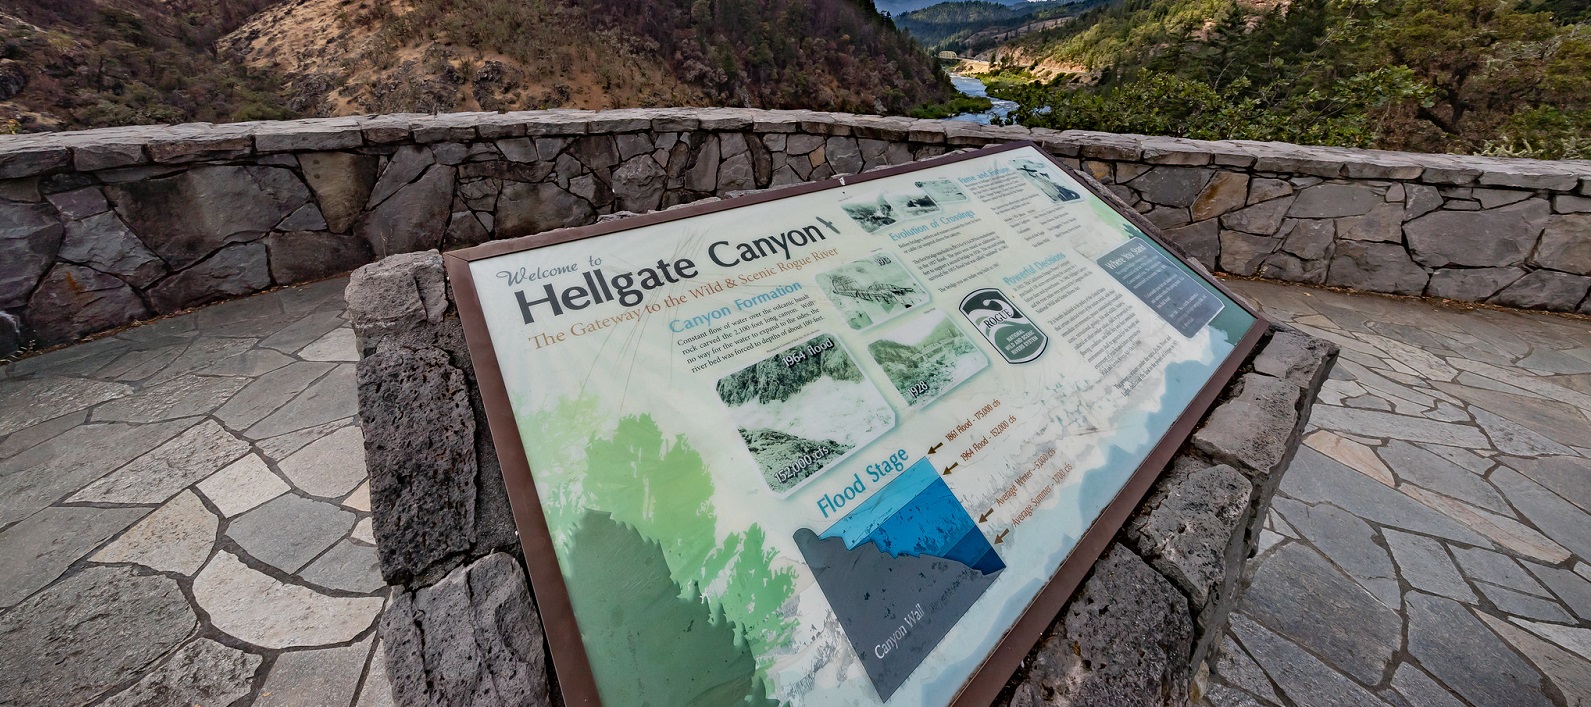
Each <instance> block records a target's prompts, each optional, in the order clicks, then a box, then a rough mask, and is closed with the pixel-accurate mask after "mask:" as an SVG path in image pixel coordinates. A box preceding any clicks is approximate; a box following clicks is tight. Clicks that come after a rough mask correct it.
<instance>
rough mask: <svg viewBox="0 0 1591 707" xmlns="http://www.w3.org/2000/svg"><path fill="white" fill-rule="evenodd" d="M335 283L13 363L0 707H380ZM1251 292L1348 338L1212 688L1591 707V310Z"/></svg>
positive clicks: (1407, 701) (379, 589) (1, 383)
mask: <svg viewBox="0 0 1591 707" xmlns="http://www.w3.org/2000/svg"><path fill="white" fill-rule="evenodd" d="M345 284H346V281H345V280H342V279H336V280H330V281H327V282H323V283H319V284H315V285H310V286H305V287H298V288H290V289H286V290H281V291H277V292H274V293H270V294H266V295H260V296H256V297H251V298H248V299H243V300H237V301H234V302H229V303H226V304H221V305H216V306H213V307H208V308H205V309H202V310H200V311H198V312H195V313H192V314H188V315H184V316H180V317H175V318H171V319H165V320H161V321H157V322H152V323H149V324H145V325H143V326H138V327H134V328H131V329H128V330H126V331H123V332H121V333H119V334H117V335H115V336H112V337H108V338H105V339H101V340H99V341H95V342H91V343H87V344H80V345H77V346H73V347H69V348H67V349H63V350H61V351H57V352H53V353H50V354H46V355H43V356H37V357H34V358H31V359H25V360H23V361H20V362H18V363H15V364H12V365H8V366H0V568H3V570H4V571H3V572H0V705H39V704H50V705H57V704H63V705H64V704H89V703H100V704H108V705H168V704H170V705H179V704H185V705H193V704H202V705H206V706H207V707H208V706H210V705H226V704H238V705H275V704H283V705H343V706H347V705H353V706H356V707H357V706H363V705H383V704H390V696H389V692H388V689H387V680H386V675H385V671H384V670H383V668H382V666H383V659H382V656H381V647H380V645H379V642H378V641H376V640H375V637H374V633H375V629H374V624H375V619H376V617H377V616H378V615H379V614H380V611H381V608H382V606H383V604H384V602H385V597H386V592H385V587H384V586H383V583H382V581H381V578H380V574H379V572H378V570H377V568H376V559H375V551H374V538H373V537H372V535H371V530H370V514H369V491H368V487H367V485H366V483H365V472H364V462H363V452H362V449H363V443H362V438H361V436H360V432H359V428H358V424H357V419H356V413H357V405H356V395H355V387H354V381H355V376H354V365H353V362H354V360H355V358H356V355H355V350H354V342H353V335H352V332H351V331H350V329H349V328H348V326H347V324H346V322H345V321H344V319H343V309H344V307H343V302H342V297H341V293H342V289H343V287H344V285H345ZM1233 286H1234V287H1235V288H1237V289H1238V290H1240V291H1242V292H1244V293H1246V294H1248V295H1250V296H1251V297H1253V298H1254V299H1255V300H1256V301H1257V302H1258V303H1260V305H1261V306H1262V307H1263V308H1264V309H1265V311H1266V312H1267V313H1268V314H1270V315H1271V316H1273V317H1275V318H1276V319H1279V320H1282V321H1287V322H1291V323H1293V324H1294V325H1296V326H1298V327H1300V328H1303V329H1306V330H1308V331H1310V332H1311V333H1314V334H1317V335H1319V336H1323V337H1326V338H1329V339H1331V340H1333V341H1336V342H1337V343H1338V344H1340V345H1342V347H1343V355H1342V359H1341V361H1340V362H1339V364H1338V365H1337V368H1336V369H1335V371H1334V372H1333V376H1332V379H1331V381H1330V382H1329V383H1328V384H1327V386H1326V389H1325V391H1324V392H1323V394H1322V400H1321V403H1320V404H1319V405H1317V406H1316V407H1315V409H1314V412H1313V418H1312V422H1311V427H1310V432H1309V435H1308V437H1307V440H1306V443H1307V445H1308V446H1307V448H1305V449H1302V450H1300V452H1299V455H1298V459H1297V460H1296V461H1295V462H1294V464H1293V467H1292V470H1291V471H1289V472H1288V475H1287V476H1286V478H1285V480H1284V483H1283V485H1282V490H1281V492H1280V494H1279V495H1278V497H1277V500H1276V502H1275V507H1274V511H1273V513H1272V515H1271V516H1270V518H1269V520H1268V523H1267V527H1268V530H1267V531H1266V533H1265V534H1264V536H1263V538H1262V544H1263V550H1262V552H1261V554H1260V555H1259V556H1258V557H1256V558H1255V559H1253V560H1251V561H1250V563H1249V569H1248V579H1247V582H1248V583H1249V585H1250V586H1249V587H1248V589H1247V590H1246V593H1245V595H1244V596H1243V598H1242V599H1241V600H1240V606H1239V608H1238V611H1237V612H1236V613H1235V614H1234V617H1233V621H1232V627H1231V629H1230V630H1229V632H1228V635H1227V636H1226V640H1225V644H1224V657H1223V658H1222V659H1221V661H1220V663H1219V664H1218V665H1217V666H1216V670H1215V671H1214V673H1213V674H1212V675H1211V676H1210V678H1209V680H1208V681H1207V682H1206V688H1207V689H1206V691H1205V694H1204V695H1203V697H1202V699H1203V700H1205V701H1207V702H1208V703H1210V704H1213V705H1219V706H1222V707H1225V706H1227V705H1251V704H1291V705H1311V706H1313V705H1358V704H1370V705H1380V704H1392V705H1398V706H1399V707H1404V706H1408V707H1414V706H1424V705H1459V704H1466V703H1468V704H1473V705H1482V706H1490V705H1531V704H1558V705H1575V704H1580V703H1581V702H1582V701H1584V702H1587V703H1591V663H1588V662H1587V659H1588V657H1591V582H1588V581H1587V578H1588V577H1591V568H1588V566H1587V565H1586V563H1585V559H1584V558H1587V557H1591V516H1588V515H1587V511H1588V509H1591V448H1588V447H1591V422H1588V420H1587V414H1591V321H1586V320H1575V319H1569V318H1562V317H1554V316H1550V315H1542V314H1531V313H1517V312H1500V311H1493V310H1481V309H1477V310H1468V309H1459V308H1445V307H1439V306H1437V305H1433V304H1431V303H1427V302H1420V301H1414V300H1398V299H1390V298H1383V297H1374V296H1348V295H1343V294H1338V293H1334V292H1329V291H1323V290H1314V289H1307V288H1299V287H1291V286H1281V285H1274V284H1267V283H1252V282H1234V283H1233Z"/></svg>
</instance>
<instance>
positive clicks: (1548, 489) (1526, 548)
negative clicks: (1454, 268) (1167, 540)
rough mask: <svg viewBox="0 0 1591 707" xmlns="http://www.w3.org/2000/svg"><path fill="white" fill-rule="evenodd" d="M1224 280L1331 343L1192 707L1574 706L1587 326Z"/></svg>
mask: <svg viewBox="0 0 1591 707" xmlns="http://www.w3.org/2000/svg"><path fill="white" fill-rule="evenodd" d="M1232 284H1233V286H1234V287H1235V289H1237V290H1238V291H1240V292H1242V293H1244V294H1245V295H1248V296H1249V298H1250V299H1251V300H1252V301H1254V302H1256V303H1257V304H1258V305H1259V306H1260V307H1261V309H1263V310H1264V311H1265V312H1266V314H1268V315H1269V316H1271V317H1272V318H1273V319H1276V320H1279V321H1283V322H1288V323H1290V324H1292V325H1294V326H1296V327H1298V328H1299V329H1303V330H1304V331H1307V332H1309V333H1311V334H1314V335H1316V336H1320V337H1323V338H1326V339H1330V340H1332V341H1334V342H1336V343H1337V344H1338V345H1340V346H1341V347H1342V354H1341V358H1340V359H1339V360H1338V363H1337V365H1336V367H1335V368H1334V369H1333V371H1332V374H1331V378H1330V380H1328V381H1327V382H1326V385H1325V388H1324V390H1322V392H1321V395H1320V399H1319V401H1318V402H1317V403H1316V405H1315V407H1314V410H1313V411H1312V414H1311V416H1310V422H1309V429H1308V430H1307V432H1306V436H1305V438H1304V444H1305V446H1304V447H1303V448H1301V449H1300V450H1299V452H1298V456H1297V458H1296V459H1295V460H1294V461H1293V464H1292V467H1291V468H1290V469H1289V470H1288V472H1287V475H1286V476H1285V477H1283V479H1282V485H1281V490H1280V491H1279V492H1278V493H1277V495H1276V498H1275V501H1274V502H1273V503H1272V506H1271V513H1270V515H1269V516H1268V517H1267V519H1266V528H1267V529H1266V530H1265V531H1264V533H1263V534H1262V535H1261V539H1260V552H1259V555H1258V556H1257V557H1255V558H1254V559H1251V560H1250V561H1249V563H1248V565H1247V566H1246V567H1245V581H1246V583H1247V585H1248V586H1247V588H1246V589H1245V590H1244V592H1243V594H1242V596H1241V598H1240V599H1239V605H1238V608H1237V610H1236V612H1235V613H1234V614H1233V616H1232V620H1231V627H1230V628H1229V629H1228V631H1227V635H1226V636H1225V637H1224V641H1223V648H1222V651H1221V652H1222V654H1223V657H1222V658H1221V659H1220V661H1219V662H1218V663H1217V664H1216V665H1215V666H1214V668H1215V670H1214V674H1213V675H1212V676H1211V680H1210V682H1209V685H1208V687H1207V691H1206V694H1205V699H1206V700H1207V701H1208V703H1209V704H1213V705H1217V706H1220V707H1228V706H1231V707H1236V706H1240V705H1256V704H1259V705H1275V704H1286V705H1310V706H1315V705H1397V706H1398V707H1437V706H1445V705H1463V704H1471V705H1476V706H1477V707H1492V706H1494V705H1497V706H1504V705H1507V706H1513V705H1571V706H1572V705H1582V704H1586V705H1591V662H1587V660H1588V659H1591V581H1587V580H1588V579H1591V565H1587V564H1586V559H1587V558H1591V515H1587V512H1588V511H1591V421H1588V419H1587V416H1588V415H1591V320H1587V319H1584V318H1580V319H1572V318H1567V317H1555V316H1551V315H1542V314H1534V313H1524V312H1508V311H1497V310H1487V309H1470V308H1459V307H1447V306H1437V305H1434V304H1432V303H1429V302H1421V301H1417V300H1403V299H1393V298H1387V297H1379V296H1362V295H1352V296H1350V295H1344V294H1340V293H1336V292H1330V291H1325V290H1316V289H1308V288H1301V287H1290V286H1282V285H1276V284H1270V283H1260V282H1234V283H1232Z"/></svg>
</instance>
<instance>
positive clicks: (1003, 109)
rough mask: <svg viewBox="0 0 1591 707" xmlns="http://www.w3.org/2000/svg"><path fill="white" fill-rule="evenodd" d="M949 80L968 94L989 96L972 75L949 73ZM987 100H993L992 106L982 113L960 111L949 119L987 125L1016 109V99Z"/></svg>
mask: <svg viewBox="0 0 1591 707" xmlns="http://www.w3.org/2000/svg"><path fill="white" fill-rule="evenodd" d="M950 82H951V83H952V84H955V86H956V90H957V91H960V92H962V93H965V94H967V95H969V96H977V97H979V98H988V97H989V93H988V91H986V90H985V89H984V86H983V82H982V81H979V80H978V79H976V78H974V77H971V76H962V75H961V74H951V75H950ZM989 100H990V101H993V102H994V107H993V108H990V109H989V110H986V111H984V112H982V113H962V114H961V115H958V116H956V117H954V118H951V120H965V121H968V122H971V123H978V124H981V125H988V124H989V123H990V122H993V120H994V119H995V118H1004V117H1006V116H1007V115H1009V114H1010V113H1011V111H1013V110H1016V101H1007V100H1005V99H1003V98H990V99H989Z"/></svg>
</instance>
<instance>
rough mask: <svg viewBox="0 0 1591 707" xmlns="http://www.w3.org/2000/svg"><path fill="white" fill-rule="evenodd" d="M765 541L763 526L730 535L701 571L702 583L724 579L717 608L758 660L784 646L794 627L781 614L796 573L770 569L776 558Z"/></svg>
mask: <svg viewBox="0 0 1591 707" xmlns="http://www.w3.org/2000/svg"><path fill="white" fill-rule="evenodd" d="M766 540H767V536H766V535H765V534H764V533H763V531H762V527H761V526H758V525H752V526H751V527H750V528H748V529H747V530H746V532H745V533H736V534H734V535H731V536H729V539H728V541H727V542H725V543H724V546H723V547H721V548H718V549H716V550H714V551H713V553H712V555H710V556H708V558H707V561H706V562H705V563H703V566H702V574H703V580H704V581H706V582H709V583H711V582H712V581H713V580H714V579H715V578H718V577H725V586H726V589H725V591H724V594H723V596H721V597H720V598H719V603H720V606H723V607H724V610H725V613H727V614H728V615H729V616H730V617H732V618H733V619H734V620H735V622H736V623H738V624H740V626H741V627H742V628H743V630H744V631H745V636H746V640H747V641H748V642H750V643H751V647H752V649H753V651H755V653H756V654H757V656H759V661H762V660H763V658H762V657H763V656H767V655H769V654H770V653H771V652H772V651H773V650H775V649H777V648H779V647H781V646H783V645H784V643H785V642H786V641H787V640H789V637H790V632H791V631H793V630H794V629H795V625H796V622H795V619H794V617H792V616H789V615H787V614H786V613H785V612H784V610H783V608H784V605H785V603H786V602H788V601H789V600H790V597H792V596H794V595H795V573H794V572H793V571H791V570H789V569H778V570H775V569H773V562H774V559H775V558H776V557H777V556H776V555H775V554H774V552H773V551H772V550H769V549H767V548H766V547H764V542H765V541H766ZM726 573H727V576H726ZM763 667H766V666H763Z"/></svg>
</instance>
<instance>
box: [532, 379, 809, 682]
mask: <svg viewBox="0 0 1591 707" xmlns="http://www.w3.org/2000/svg"><path fill="white" fill-rule="evenodd" d="M606 424H607V423H606V421H605V420H604V419H603V417H602V414H601V412H600V407H599V406H598V405H596V404H595V402H594V401H593V400H592V399H588V398H578V399H564V400H560V401H559V402H558V403H557V404H555V405H553V406H551V407H550V408H548V409H547V410H546V411H544V412H542V413H539V414H537V415H535V416H534V417H533V418H532V419H531V424H530V425H528V427H529V428H530V429H533V430H535V434H536V437H535V439H536V440H537V444H535V445H533V447H534V450H535V451H534V456H536V457H537V459H536V460H533V463H532V466H533V473H535V474H536V476H537V479H538V480H539V481H540V486H542V487H544V488H547V489H549V490H550V491H551V493H549V494H544V496H543V498H542V504H543V507H544V510H545V511H546V514H547V518H548V525H549V527H550V528H551V530H552V532H553V536H554V537H555V538H556V539H558V541H559V545H560V547H562V548H564V550H565V552H564V556H565V557H574V556H575V553H576V551H575V548H574V545H575V535H576V534H577V532H578V530H579V529H580V528H581V527H583V526H584V521H585V520H586V519H587V518H588V517H589V515H590V514H591V513H593V512H600V513H602V514H603V515H605V516H606V517H611V518H612V519H613V520H614V521H617V522H619V523H623V524H625V525H627V526H629V527H631V528H633V529H634V530H635V531H636V532H637V533H639V534H640V535H641V536H643V537H644V538H650V539H652V540H648V542H652V543H654V544H655V545H656V546H657V547H658V548H659V550H660V552H661V553H662V554H661V557H662V559H663V562H664V567H665V569H667V571H668V576H669V578H670V581H672V582H674V583H675V584H676V585H678V586H692V587H704V586H712V587H716V588H718V589H717V590H716V591H715V592H713V595H712V596H708V597H705V599H704V600H705V601H709V602H711V603H712V604H713V605H714V606H715V609H716V610H718V611H721V612H722V613H723V614H724V615H725V616H727V617H728V619H729V621H730V622H731V623H732V624H733V625H734V626H735V627H736V630H737V631H738V632H739V635H740V636H741V640H743V641H745V642H746V643H747V644H748V645H749V647H750V648H751V649H752V651H753V654H754V655H755V656H758V660H759V666H760V667H762V668H766V667H767V665H768V664H770V663H771V660H770V659H768V658H767V656H770V655H771V654H772V653H774V652H775V651H777V650H778V649H779V648H780V647H782V646H784V645H785V644H786V643H787V642H788V641H789V638H790V635H791V632H792V631H793V630H794V627H795V622H794V619H793V618H791V617H790V616H788V615H787V614H786V613H785V612H784V611H783V607H784V605H785V604H786V603H787V602H788V601H789V600H790V598H791V597H793V596H794V595H795V573H794V571H793V570H791V569H789V568H781V569H777V570H776V569H774V568H773V563H774V561H775V559H776V558H777V555H776V554H775V553H774V552H773V551H772V550H770V549H768V548H767V547H766V535H765V534H764V532H763V530H762V528H761V527H759V526H758V525H756V524H752V525H751V526H750V527H749V528H747V529H746V530H744V531H741V532H735V533H731V534H729V536H728V537H727V538H724V539H723V540H722V541H720V540H719V539H718V537H717V526H718V520H717V517H716V515H715V514H714V513H713V510H712V506H711V499H712V495H713V482H712V477H711V476H710V475H709V473H708V469H707V466H706V464H705V463H704V462H703V461H702V458H701V455H700V454H698V453H696V451H695V450H694V449H693V448H692V447H691V446H690V444H689V443H688V442H687V441H686V440H685V439H684V438H675V439H672V440H670V439H666V438H665V437H664V435H663V432H662V430H661V429H659V428H658V426H657V423H656V422H655V421H654V420H653V419H652V418H651V417H649V416H645V415H642V416H632V417H625V418H621V419H620V420H619V421H618V424H617V426H615V427H614V428H613V431H612V433H611V434H610V435H608V436H607V437H606V438H603V437H597V436H594V435H593V433H592V432H591V431H592V430H602V429H603V428H604V426H605V425H606ZM538 461H539V464H538V463H537V462H538ZM576 470H584V471H585V475H584V478H583V479H579V480H578V483H577V482H576V479H577V477H578V476H579V475H578V474H576V473H575V472H576ZM587 547H589V545H588V546H587ZM760 682H761V681H759V683H760ZM759 689H761V688H760V687H759Z"/></svg>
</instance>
